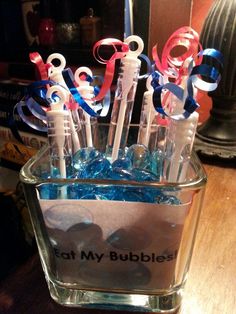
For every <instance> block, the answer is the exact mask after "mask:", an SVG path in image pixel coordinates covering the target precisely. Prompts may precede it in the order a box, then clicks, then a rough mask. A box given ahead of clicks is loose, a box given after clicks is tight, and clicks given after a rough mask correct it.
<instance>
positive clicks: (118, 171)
mask: <svg viewBox="0 0 236 314" xmlns="http://www.w3.org/2000/svg"><path fill="white" fill-rule="evenodd" d="M109 179H113V180H134V176H133V175H132V173H131V172H130V171H128V170H126V169H122V168H113V169H112V171H111V172H110V173H109Z"/></svg>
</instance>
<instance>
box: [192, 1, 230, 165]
mask: <svg viewBox="0 0 236 314" xmlns="http://www.w3.org/2000/svg"><path fill="white" fill-rule="evenodd" d="M201 43H202V45H203V48H215V49H217V50H219V51H221V53H222V54H223V55H224V67H223V70H221V73H222V78H221V81H220V83H219V86H218V88H217V89H216V90H215V91H213V92H211V93H209V96H210V97H211V98H212V101H213V106H212V110H211V112H210V117H209V119H208V120H207V121H206V122H205V123H203V124H202V125H201V126H200V127H199V128H198V131H197V136H196V142H195V149H196V151H198V152H200V153H201V154H203V155H206V156H211V157H212V156H214V157H219V158H223V159H234V158H236V58H235V56H236V0H216V1H215V2H214V4H213V6H212V8H211V10H210V11H209V14H208V16H207V18H206V20H205V23H204V26H203V29H202V32H201Z"/></svg>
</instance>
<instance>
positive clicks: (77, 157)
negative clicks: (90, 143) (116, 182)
mask: <svg viewBox="0 0 236 314" xmlns="http://www.w3.org/2000/svg"><path fill="white" fill-rule="evenodd" d="M101 155H102V154H101V153H100V152H99V151H98V150H96V149H95V148H93V147H86V148H81V149H79V150H78V151H77V152H76V153H75V154H74V156H73V163H74V168H75V169H77V170H80V169H81V168H82V169H83V168H84V165H85V164H86V163H87V162H89V161H91V160H93V159H94V158H96V157H98V156H101Z"/></svg>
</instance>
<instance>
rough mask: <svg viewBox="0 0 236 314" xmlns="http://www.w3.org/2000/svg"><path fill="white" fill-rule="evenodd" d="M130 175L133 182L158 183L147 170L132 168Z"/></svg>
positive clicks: (155, 177) (156, 178)
mask: <svg viewBox="0 0 236 314" xmlns="http://www.w3.org/2000/svg"><path fill="white" fill-rule="evenodd" d="M131 173H132V175H133V177H134V180H135V181H140V182H142V181H158V177H157V176H155V175H154V174H153V173H152V172H150V171H148V170H143V169H139V168H134V169H132V171H131Z"/></svg>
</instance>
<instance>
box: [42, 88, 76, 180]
mask: <svg viewBox="0 0 236 314" xmlns="http://www.w3.org/2000/svg"><path fill="white" fill-rule="evenodd" d="M55 94H56V95H57V97H55V96H54V97H53V95H55ZM46 98H47V99H49V100H50V101H51V110H50V111H48V112H47V120H48V139H49V147H50V160H51V164H52V166H53V167H56V168H58V169H59V171H60V176H61V178H66V165H70V164H71V162H72V145H71V131H70V125H69V112H68V110H64V103H65V99H66V95H65V92H64V89H63V88H62V87H61V86H58V85H54V86H52V87H50V88H49V89H48V91H47V94H46Z"/></svg>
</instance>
